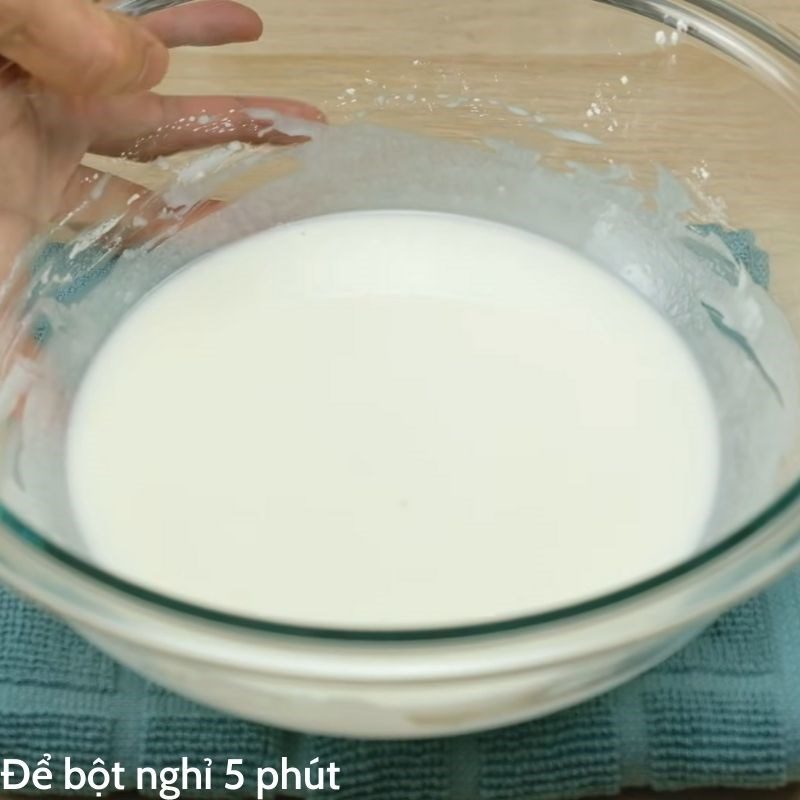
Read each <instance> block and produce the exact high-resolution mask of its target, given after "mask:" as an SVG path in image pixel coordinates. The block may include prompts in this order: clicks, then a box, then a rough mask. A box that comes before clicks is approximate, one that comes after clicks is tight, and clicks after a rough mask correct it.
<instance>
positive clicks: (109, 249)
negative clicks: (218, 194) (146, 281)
mask: <svg viewBox="0 0 800 800" xmlns="http://www.w3.org/2000/svg"><path fill="white" fill-rule="evenodd" d="M222 206H223V203H222V202H221V201H219V200H204V201H202V202H200V203H197V204H196V205H195V206H191V207H187V206H184V207H181V208H174V207H172V206H170V205H169V204H168V203H166V202H165V201H164V199H163V198H162V197H161V196H159V195H158V194H156V193H155V192H151V191H150V190H148V189H146V188H145V187H144V186H141V185H139V184H137V183H134V182H133V181H129V180H125V179H124V178H119V177H117V176H116V175H110V174H109V173H105V172H101V171H99V170H96V169H92V168H91V167H87V166H83V165H81V166H79V167H78V168H77V169H76V170H75V174H74V175H73V177H72V179H71V180H70V182H69V184H68V185H67V188H66V190H65V192H64V195H63V202H62V206H61V210H60V212H59V219H58V220H57V224H58V226H59V227H60V228H61V229H62V230H68V231H70V232H71V233H72V234H80V233H82V232H83V231H85V230H86V229H88V228H94V227H98V226H99V227H98V230H99V229H103V230H104V232H103V233H102V234H101V235H100V236H99V237H98V238H97V239H96V240H94V241H93V246H94V247H95V248H96V249H100V250H102V251H104V253H105V254H110V255H111V256H112V257H113V255H114V254H118V253H119V252H120V251H121V250H123V249H125V248H127V247H138V246H141V245H144V244H148V243H152V242H155V241H158V240H160V239H162V238H164V237H165V236H169V235H172V234H174V233H176V232H177V231H178V230H181V229H183V228H185V227H188V226H189V225H192V224H194V223H195V222H197V221H198V220H200V219H202V218H203V217H207V216H208V215H209V214H211V213H213V212H214V211H217V210H218V209H219V208H221V207H222ZM110 219H117V220H118V221H117V222H116V224H115V225H114V226H113V227H108V226H107V225H106V223H107V221H108V220H110ZM106 228H108V230H105V229H106Z"/></svg>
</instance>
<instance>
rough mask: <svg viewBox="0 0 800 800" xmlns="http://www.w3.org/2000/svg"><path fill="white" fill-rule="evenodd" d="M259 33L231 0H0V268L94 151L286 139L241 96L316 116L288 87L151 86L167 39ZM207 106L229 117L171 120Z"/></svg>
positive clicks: (73, 183) (70, 189)
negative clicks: (148, 4)
mask: <svg viewBox="0 0 800 800" xmlns="http://www.w3.org/2000/svg"><path fill="white" fill-rule="evenodd" d="M260 34H261V21H260V20H259V18H258V16H257V15H256V14H255V13H254V12H253V11H251V10H249V9H248V8H246V7H244V6H242V5H240V4H238V3H236V2H233V0H198V2H194V3H191V4H189V5H185V6H180V7H176V8H172V9H168V10H165V11H161V12H158V13H155V14H151V15H149V16H147V17H143V18H138V19H132V18H129V17H125V16H123V15H120V14H116V13H112V12H109V11H107V10H105V9H104V8H103V7H102V6H100V5H97V4H96V3H93V2H90V0H0V190H2V191H0V280H2V278H3V276H6V275H7V274H8V270H9V269H10V265H11V264H12V263H13V261H14V259H15V258H16V256H17V255H18V254H19V252H21V250H22V248H23V247H24V245H25V244H26V243H27V242H28V240H29V239H30V237H31V236H32V235H33V234H34V233H35V232H36V231H37V230H39V229H41V227H42V226H43V225H46V224H47V223H49V222H50V221H51V220H52V219H53V218H54V216H55V215H57V214H59V213H63V212H64V211H65V210H67V209H69V208H72V207H74V205H75V202H76V198H77V197H79V196H80V195H81V193H82V192H85V188H86V187H85V185H86V181H87V170H86V168H84V167H82V166H81V165H80V162H81V159H82V158H83V156H84V155H85V154H86V153H87V152H93V153H99V154H102V155H124V156H125V157H127V158H131V159H135V160H145V161H146V160H150V159H154V158H156V157H158V156H160V155H168V154H170V153H174V152H177V151H182V150H186V149H191V148H197V147H205V146H209V145H212V144H216V143H218V142H225V141H232V140H236V139H238V140H241V141H252V142H258V143H263V142H270V141H272V142H273V143H278V144H280V143H283V142H285V141H289V139H287V137H285V136H283V135H282V134H280V133H279V132H278V131H268V133H267V135H266V136H264V129H265V125H266V124H267V123H265V121H264V120H263V119H259V120H258V121H256V120H253V119H252V118H251V117H250V116H249V115H248V114H247V113H245V111H244V109H245V108H253V107H260V108H265V109H272V110H274V111H276V112H278V113H280V114H283V115H288V116H296V117H302V118H306V119H311V120H319V119H321V117H322V115H321V114H320V112H319V111H317V109H315V108H313V107H312V106H309V105H307V104H305V103H301V102H298V101H293V100H287V99H281V98H269V97H264V98H247V99H246V100H244V99H242V98H237V97H169V96H162V95H158V94H155V93H153V92H151V91H149V90H150V89H151V88H152V87H153V86H154V85H156V84H157V83H158V82H159V81H160V80H161V79H162V78H163V76H164V74H165V72H166V70H167V66H168V60H169V54H168V48H170V47H177V46H181V45H219V44H226V43H230V42H244V41H251V40H254V39H257V38H258V37H259V36H260ZM231 109H234V111H233V112H232V113H230V110H231ZM204 114H205V115H208V116H209V117H212V118H213V117H214V116H215V115H217V114H224V115H225V117H226V120H228V121H229V122H230V123H231V125H230V126H219V125H205V126H204V125H198V126H196V127H195V126H192V127H188V128H187V127H177V126H172V127H171V126H170V123H173V122H174V121H175V120H178V119H181V118H188V117H191V116H197V117H199V116H202V115H204ZM154 134H158V135H154ZM93 173H94V171H91V173H90V174H93ZM120 183H121V185H120ZM129 187H130V185H128V184H125V183H124V182H117V183H115V185H114V186H112V187H111V188H110V189H109V190H108V191H109V192H110V193H111V194H113V192H114V189H115V188H116V190H117V192H118V193H119V192H120V191H124V192H126V196H130V191H129Z"/></svg>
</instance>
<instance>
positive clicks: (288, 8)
mask: <svg viewBox="0 0 800 800" xmlns="http://www.w3.org/2000/svg"><path fill="white" fill-rule="evenodd" d="M247 2H248V4H249V5H251V6H252V7H254V8H256V9H257V10H258V11H259V12H260V13H261V14H262V16H263V18H264V20H265V24H266V28H267V30H266V33H265V37H264V40H263V41H262V42H261V43H259V44H256V45H247V46H234V47H228V48H221V49H219V50H216V51H213V52H209V51H200V50H190V51H183V52H180V53H178V54H176V58H175V62H174V70H173V73H172V75H171V77H170V79H169V81H168V84H169V85H168V87H167V88H168V89H172V90H175V91H178V92H180V93H189V92H197V91H203V90H204V89H206V88H207V86H206V81H207V76H208V75H209V73H210V72H212V73H213V75H214V89H215V91H216V90H219V91H230V92H233V93H236V92H241V93H259V92H263V93H266V94H270V93H273V91H275V89H274V88H273V86H272V85H271V84H269V76H270V75H272V76H276V79H275V82H276V84H277V89H278V91H279V92H280V93H281V94H294V95H296V96H300V97H303V98H304V99H309V100H311V101H314V102H321V101H323V100H324V99H325V98H324V97H323V96H322V91H323V89H322V88H321V89H320V96H318V97H314V96H312V97H308V92H307V91H304V90H305V89H306V87H307V85H308V78H307V76H308V72H309V71H313V70H316V71H317V72H318V74H319V75H322V76H324V77H325V78H326V79H329V80H330V83H329V84H328V86H334V85H337V84H338V86H339V87H340V91H344V90H345V88H346V87H347V86H348V76H353V75H359V76H363V75H364V74H365V70H366V69H367V67H366V66H365V65H366V64H367V61H368V59H370V58H376V57H379V56H380V57H384V58H386V59H391V58H392V57H393V56H403V57H408V56H412V55H413V54H414V53H421V54H424V52H425V50H426V47H425V42H424V37H425V32H424V31H421V30H420V27H419V25H418V24H417V23H418V18H417V17H416V16H415V18H414V20H413V24H412V22H411V21H409V22H408V26H409V27H408V30H405V29H404V26H403V24H402V21H403V20H402V13H401V12H399V11H398V8H400V7H401V6H405V7H407V8H408V9H411V8H412V7H413V11H414V13H415V14H419V11H420V6H422V5H426V4H424V3H423V2H422V0H372V2H367V0H327V3H325V4H321V3H320V2H319V0H290V2H288V3H286V2H283V0H247ZM461 2H462V6H461V8H463V9H464V11H463V20H464V21H465V24H468V23H469V24H472V22H471V21H475V20H480V19H481V18H482V17H485V14H486V9H487V8H488V7H489V4H487V2H486V0H461ZM552 2H553V3H554V4H558V0H552ZM495 3H497V4H498V6H499V5H502V7H503V9H504V10H505V9H508V8H512V9H513V8H514V6H515V5H516V6H518V7H519V9H520V11H522V10H523V9H525V12H526V13H527V12H528V11H529V10H530V9H531V8H532V7H535V8H536V9H538V11H537V13H539V14H540V15H541V16H542V19H541V23H542V26H543V28H544V27H546V25H547V19H546V9H545V5H546V4H531V3H530V2H529V1H528V0H492V3H491V7H492V9H493V13H494V10H495V9H496V8H497V7H498V6H495ZM742 4H743V5H745V6H747V7H749V8H750V9H752V10H754V11H756V12H758V13H760V14H762V15H765V16H767V17H769V18H771V19H772V20H773V21H775V22H777V23H779V24H781V25H783V26H786V27H788V28H790V29H793V30H795V31H797V32H798V33H800V0H743V3H742ZM323 5H324V10H322V9H323ZM436 6H437V3H427V5H426V7H428V8H434V7H436ZM386 8H391V9H392V10H393V14H394V15H393V19H394V20H395V21H397V20H398V19H399V20H400V22H401V24H400V25H399V26H398V28H397V29H393V30H392V31H391V36H387V37H386V39H385V40H382V39H379V38H376V37H375V36H374V30H373V32H372V33H368V32H367V31H366V30H365V31H364V32H363V35H360V32H359V29H358V27H359V20H360V19H362V18H363V16H364V15H373V18H374V15H375V14H379V13H380V12H381V9H386ZM472 8H474V15H472V16H471V15H470V9H472ZM312 13H313V16H312ZM410 13H411V12H410V11H409V14H410ZM461 13H462V12H461V11H459V14H460V15H461ZM320 17H322V18H320ZM475 25H476V26H477V25H478V23H477V22H475ZM310 29H313V30H314V31H315V33H314V38H313V39H309V35H308V32H309V30H310ZM479 33H480V31H479V30H477V27H476V31H475V34H474V35H475V36H476V41H477V37H478V35H479ZM597 35H598V36H601V35H602V31H598V33H597ZM549 36H550V40H551V41H553V42H557V41H558V37H557V36H555V35H553V32H552V31H551V32H550V34H549ZM342 37H346V38H347V42H348V46H347V47H346V48H342V47H341V46H340V43H341V41H342ZM312 41H313V45H311V44H309V43H310V42H312ZM387 41H388V42H391V44H389V45H387V43H386V42H387ZM448 41H449V40H441V39H439V40H437V41H436V42H435V43H433V42H431V43H430V46H431V48H432V49H433V48H435V49H436V51H437V52H440V51H441V50H442V49H443V48H444V49H446V48H447V47H448V46H449V44H448ZM543 41H545V40H543ZM538 44H539V43H538V42H537V46H538ZM519 46H520V41H519V38H518V37H516V38H515V31H514V30H513V29H509V31H508V32H507V39H506V40H505V41H504V43H503V44H502V46H501V49H502V48H506V50H507V52H505V53H501V54H500V56H501V57H508V58H510V57H512V56H513V55H514V49H515V48H516V47H519ZM558 46H559V47H562V46H563V42H559V43H558ZM391 48H395V49H396V51H397V52H392V51H391ZM265 76H267V77H266V78H265ZM525 77H526V78H527V77H529V76H525ZM713 77H714V76H713V75H712V76H709V80H713ZM584 83H585V81H584ZM342 99H343V101H345V102H346V101H347V97H346V96H343V97H342ZM333 116H334V118H335V113H334V115H333ZM675 124H676V125H678V124H680V120H676V121H675ZM672 144H673V142H672V141H671V142H670V145H672ZM796 146H797V145H795V147H796ZM764 164H765V165H769V164H771V165H772V168H774V169H775V170H777V171H778V172H780V170H781V169H782V167H783V166H784V165H782V164H781V163H780V162H778V163H775V160H774V159H773V160H772V161H770V160H769V158H768V157H766V158H765V159H764ZM765 168H767V167H765ZM773 177H775V178H776V179H777V178H778V177H779V175H777V173H776V175H775V176H769V178H770V179H772V178H773ZM722 189H723V190H724V187H722ZM795 189H796V184H793V185H792V186H790V187H789V190H791V191H793V190H795ZM748 200H749V202H750V205H749V206H745V207H743V210H742V212H741V213H742V214H743V215H746V218H747V219H748V220H749V221H750V222H751V223H753V222H754V224H758V225H759V226H761V227H763V228H764V229H765V230H770V227H771V226H772V228H774V229H775V230H776V237H775V240H774V242H773V247H777V248H778V249H780V248H781V247H783V248H784V249H785V250H786V251H787V252H788V251H789V250H791V252H792V253H795V252H797V248H796V245H797V242H796V241H794V240H791V241H790V240H788V239H787V240H785V241H783V240H781V239H780V230H781V229H783V228H785V227H788V226H784V225H783V224H782V223H783V220H779V219H776V218H775V216H774V213H773V211H772V210H768V211H766V212H765V211H764V204H763V203H762V202H759V198H758V197H756V198H755V202H754V200H753V198H749V199H748V198H742V202H743V203H744V202H748ZM788 205H789V204H788V203H787V207H788ZM733 212H734V213H735V212H736V208H735V207H734V208H733ZM759 214H762V215H763V214H767V218H764V219H761V218H759ZM770 214H771V215H772V216H771V217H770V216H769V215H770ZM784 291H786V292H790V293H791V292H796V293H797V294H796V296H797V302H798V304H800V286H797V287H784ZM659 797H660V796H659V795H656V794H652V793H649V792H640V791H632V792H628V793H626V795H625V798H626V800H655V798H659ZM663 797H664V798H666V797H670V798H672V800H701V798H702V800H740V799H741V800H744V798H759V800H760V798H769V799H770V800H800V787H798V788H796V789H791V788H789V789H785V790H782V791H778V792H765V791H757V792H753V793H747V792H744V793H738V792H731V791H719V790H712V791H706V792H689V793H685V794H679V795H664V796H663ZM454 800H457V798H456V799H454Z"/></svg>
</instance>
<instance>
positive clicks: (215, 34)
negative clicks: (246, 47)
mask: <svg viewBox="0 0 800 800" xmlns="http://www.w3.org/2000/svg"><path fill="white" fill-rule="evenodd" d="M142 24H143V25H145V26H146V27H147V29H148V30H149V31H150V32H151V33H152V34H154V35H155V36H157V37H158V38H159V39H160V40H161V41H162V42H163V43H164V44H165V45H166V46H167V47H181V46H183V45H193V46H195V47H197V46H213V45H219V44H230V43H231V42H254V41H255V40H256V39H258V38H259V37H260V36H261V34H262V32H263V30H264V27H263V25H262V23H261V18H260V17H259V16H258V14H256V12H255V11H253V10H252V9H249V8H247V7H246V6H243V5H241V4H240V3H235V2H233V0H200V2H197V3H192V4H191V5H188V6H178V7H177V8H169V9H166V10H165V11H158V12H156V13H155V14H149V15H147V16H146V17H143V18H142Z"/></svg>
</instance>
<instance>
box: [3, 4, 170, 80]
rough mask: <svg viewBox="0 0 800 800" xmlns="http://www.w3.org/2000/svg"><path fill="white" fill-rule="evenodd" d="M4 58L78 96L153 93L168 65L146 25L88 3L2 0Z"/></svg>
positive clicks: (166, 57) (166, 56)
mask: <svg viewBox="0 0 800 800" xmlns="http://www.w3.org/2000/svg"><path fill="white" fill-rule="evenodd" d="M0 56H4V57H5V58H6V59H8V60H10V61H13V62H14V63H16V64H18V65H19V66H20V67H22V69H24V70H25V71H26V72H28V73H29V74H30V75H32V76H33V77H34V78H36V79H37V80H39V81H40V82H42V83H44V84H46V85H47V86H50V87H52V88H54V89H58V90H60V91H62V92H65V93H68V94H73V95H89V94H121V93H125V92H136V91H141V90H144V89H149V88H151V87H152V86H155V84H157V83H158V82H159V81H160V80H161V79H162V78H163V77H164V73H165V72H166V70H167V65H168V61H169V55H168V51H167V49H166V48H165V47H164V45H163V44H162V43H161V42H160V41H159V40H158V39H157V38H156V37H155V36H154V35H153V34H152V33H150V32H149V31H148V30H147V29H146V28H145V27H144V26H143V25H141V24H140V23H139V22H137V21H136V20H134V19H131V18H129V17H125V16H123V15H121V14H116V13H113V12H109V11H106V10H104V9H102V8H101V7H99V6H97V5H94V4H93V3H91V2H89V1H88V0H0Z"/></svg>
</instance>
